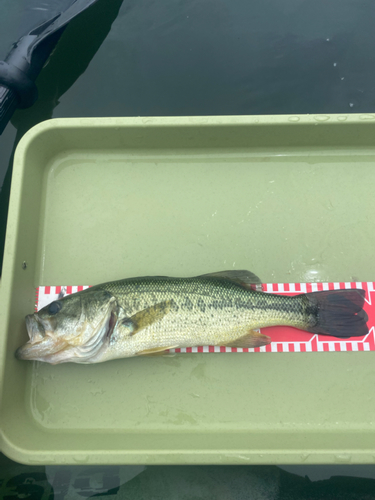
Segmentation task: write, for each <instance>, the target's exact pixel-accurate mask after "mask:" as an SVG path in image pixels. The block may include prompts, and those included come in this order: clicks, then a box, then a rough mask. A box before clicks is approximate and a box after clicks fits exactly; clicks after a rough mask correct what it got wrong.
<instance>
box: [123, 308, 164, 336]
mask: <svg viewBox="0 0 375 500" xmlns="http://www.w3.org/2000/svg"><path fill="white" fill-rule="evenodd" d="M171 308H172V301H171V300H166V301H165V302H160V303H159V304H155V305H153V306H151V307H148V308H147V309H143V310H142V311H139V312H137V313H135V314H134V315H133V316H131V317H130V318H124V319H123V320H122V322H121V323H122V326H123V327H125V328H126V329H128V331H129V333H130V334H131V335H135V334H136V333H138V332H139V331H140V330H143V329H144V328H147V327H148V326H150V325H152V324H153V323H155V322H156V321H160V320H161V319H162V318H164V316H165V315H166V314H168V313H169V311H170V310H171Z"/></svg>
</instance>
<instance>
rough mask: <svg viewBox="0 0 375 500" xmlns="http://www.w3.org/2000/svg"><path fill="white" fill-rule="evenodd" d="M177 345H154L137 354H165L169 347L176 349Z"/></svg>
mask: <svg viewBox="0 0 375 500" xmlns="http://www.w3.org/2000/svg"><path fill="white" fill-rule="evenodd" d="M176 347H178V346H176V345H173V346H170V347H153V348H152V349H145V350H144V351H140V352H137V356H163V355H164V354H165V353H166V352H167V351H168V350H169V349H175V348H176Z"/></svg>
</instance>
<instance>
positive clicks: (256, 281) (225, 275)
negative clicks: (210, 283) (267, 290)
mask: <svg viewBox="0 0 375 500" xmlns="http://www.w3.org/2000/svg"><path fill="white" fill-rule="evenodd" d="M198 277H199V278H221V279H227V280H229V281H233V282H234V283H237V284H238V285H241V286H242V287H244V288H248V289H252V290H256V291H262V287H261V285H262V282H261V280H260V278H258V276H257V275H256V274H254V273H251V272H250V271H246V269H241V270H235V271H233V270H229V271H219V272H217V273H209V274H202V275H201V276H198Z"/></svg>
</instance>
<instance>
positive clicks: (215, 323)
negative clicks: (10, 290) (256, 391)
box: [16, 271, 368, 364]
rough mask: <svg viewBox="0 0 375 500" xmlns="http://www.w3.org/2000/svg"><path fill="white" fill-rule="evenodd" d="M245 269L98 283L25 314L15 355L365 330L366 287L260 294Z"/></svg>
mask: <svg viewBox="0 0 375 500" xmlns="http://www.w3.org/2000/svg"><path fill="white" fill-rule="evenodd" d="M259 283H260V280H259V278H257V277H256V276H255V275H254V274H252V273H250V272H249V271H223V272H218V273H211V274H207V275H202V276H197V277H194V278H169V277H165V276H154V277H140V278H129V279H123V280H119V281H113V282H109V283H104V284H101V285H96V286H93V287H91V288H88V289H87V290H84V291H82V292H78V293H75V294H73V295H69V296H66V297H63V298H59V300H57V301H54V302H52V303H51V304H49V305H48V306H46V307H44V308H43V309H41V310H40V311H39V312H38V313H35V314H30V315H28V316H26V326H27V331H28V335H29V341H28V342H27V343H26V344H25V345H24V346H22V347H20V348H19V349H18V350H17V351H16V357H17V358H18V359H28V360H39V361H45V362H48V363H52V364H57V363H65V362H74V363H99V362H103V361H108V360H110V359H116V358H126V357H131V356H139V355H151V354H163V353H165V351H166V350H168V349H171V348H177V347H193V346H199V345H220V346H231V347H259V346H263V345H267V344H269V343H270V342H271V339H270V337H268V336H266V335H262V334H260V333H258V332H256V331H254V330H256V329H259V328H264V327H267V326H276V325H286V326H292V327H295V328H299V329H302V330H307V331H309V332H312V333H317V334H326V335H332V336H336V337H352V336H363V335H366V334H367V333H368V328H367V325H366V321H367V319H368V318H367V315H366V313H365V312H364V311H363V304H364V297H365V292H364V290H358V289H353V290H333V291H324V292H312V293H308V294H300V295H296V296H285V295H277V294H270V293H264V292H261V291H258V289H257V288H259Z"/></svg>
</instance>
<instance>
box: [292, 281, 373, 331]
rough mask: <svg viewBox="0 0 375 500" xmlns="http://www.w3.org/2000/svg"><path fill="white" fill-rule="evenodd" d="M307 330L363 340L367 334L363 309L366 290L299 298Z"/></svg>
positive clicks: (308, 295) (339, 291)
mask: <svg viewBox="0 0 375 500" xmlns="http://www.w3.org/2000/svg"><path fill="white" fill-rule="evenodd" d="M301 298H302V300H303V304H304V310H305V311H304V312H305V315H306V316H307V323H308V327H307V328H306V330H307V331H309V332H312V333H317V334H324V335H331V336H333V337H342V338H347V337H362V336H364V335H366V334H367V333H368V327H367V324H366V322H367V320H368V316H367V314H366V312H365V311H364V310H363V305H364V302H365V291H364V290H362V289H352V290H329V291H323V292H313V293H306V294H303V295H301Z"/></svg>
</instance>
